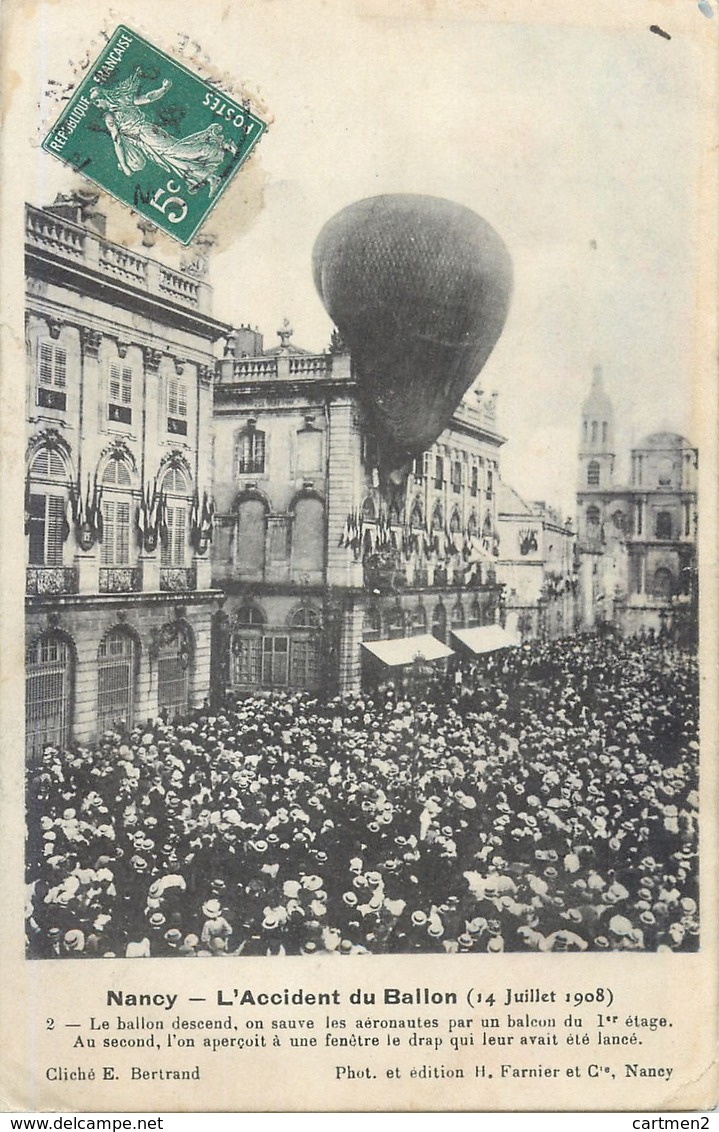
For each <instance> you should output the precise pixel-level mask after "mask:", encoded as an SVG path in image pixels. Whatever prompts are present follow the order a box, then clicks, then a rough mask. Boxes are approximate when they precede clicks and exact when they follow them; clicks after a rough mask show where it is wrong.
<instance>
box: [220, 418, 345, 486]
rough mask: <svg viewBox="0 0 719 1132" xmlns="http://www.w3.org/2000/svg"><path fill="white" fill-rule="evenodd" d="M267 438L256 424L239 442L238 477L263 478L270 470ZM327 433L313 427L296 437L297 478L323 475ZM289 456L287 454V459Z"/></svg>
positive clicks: (236, 461)
mask: <svg viewBox="0 0 719 1132" xmlns="http://www.w3.org/2000/svg"><path fill="white" fill-rule="evenodd" d="M266 441H267V438H266V435H265V433H264V432H263V430H262V429H259V428H257V425H256V423H255V421H250V422H249V423H248V424H247V426H246V427H245V428H244V429H242V431H241V432H240V433H238V435H237V439H236V442H235V474H236V476H248V475H256V476H262V475H264V474H265V472H266V470H267V443H266ZM322 443H323V433H322V432H321V430H320V429H317V428H314V427H312V425H311V424H305V426H304V427H303V428H301V429H299V430H298V432H297V433H296V440H295V444H296V456H295V458H296V464H297V466H296V470H295V471H296V475H297V476H303V475H305V476H310V475H317V474H318V473H320V472H321V471H322V451H323V449H322ZM287 455H288V453H287V452H283V458H286V457H287Z"/></svg>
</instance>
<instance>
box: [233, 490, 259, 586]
mask: <svg viewBox="0 0 719 1132" xmlns="http://www.w3.org/2000/svg"><path fill="white" fill-rule="evenodd" d="M266 527H267V505H266V503H265V501H264V499H261V498H260V497H259V496H255V495H247V496H244V497H242V498H241V499H240V500H239V501H238V504H237V532H236V553H235V565H236V569H237V573H238V574H239V575H240V576H241V577H248V578H262V576H263V574H264V571H265V533H266Z"/></svg>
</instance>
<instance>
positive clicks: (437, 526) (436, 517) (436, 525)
mask: <svg viewBox="0 0 719 1132" xmlns="http://www.w3.org/2000/svg"><path fill="white" fill-rule="evenodd" d="M443 527H444V513H443V511H442V504H441V503H437V504H435V507H434V510H433V511H432V530H433V531H441V530H442V529H443Z"/></svg>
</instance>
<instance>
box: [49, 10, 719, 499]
mask: <svg viewBox="0 0 719 1132" xmlns="http://www.w3.org/2000/svg"><path fill="white" fill-rule="evenodd" d="M219 7H221V5H218V6H217V10H218V11H219ZM404 10H405V11H406V12H409V11H410V9H409V8H406V9H404ZM223 11H224V16H223V19H222V21H220V26H212V27H203V26H202V21H201V20H199V21H198V24H197V27H196V30H195V35H196V37H197V40H198V43H199V45H200V47H201V48H202V52H203V53H204V54H205V55H206V57H207V58H208V59H209V60H211V64H212V66H216V67H217V68H219V69H220V70H223V71H227V72H229V73H230V74H231V75H232V76H233V77H234V78H235V79H236V80H237V81H238V82H244V83H246V84H247V88H248V89H249V91H250V93H252V94H253V96H254V101H255V106H256V107H257V108H260V107H261V109H260V113H261V114H262V113H263V112H264V114H265V116H266V117H268V118H271V124H270V128H269V131H268V133H267V135H266V136H265V137H264V138H263V139H262V141H261V142H260V145H259V147H258V150H257V152H256V155H255V156H254V157H253V158H252V161H251V163H250V164H249V165H248V167H247V168H245V169H243V170H241V171H240V173H239V174H238V176H237V178H236V179H235V184H234V185H233V186H232V189H231V190H230V191H229V192H228V193H227V194H226V196H225V198H224V199H223V201H222V202H221V203H220V205H219V206H218V208H217V210H216V214H215V215H213V217H212V218H211V219H210V220H209V221H208V223H207V225H206V228H207V230H208V231H216V232H217V234H218V245H217V248H216V249H215V251H214V253H213V256H212V261H211V279H212V282H213V285H214V288H215V301H214V313H215V314H216V315H217V316H218V317H220V318H222V319H226V320H228V321H230V322H233V323H237V324H239V323H250V324H252V325H255V324H256V325H258V326H259V328H260V329H261V330H262V331H263V332H264V334H265V344H266V346H274V345H276V344H277V342H278V339H277V337H276V330H277V328H278V327H279V326H280V324H281V322H282V320H283V319H284V318H285V317H287V318H289V319H290V322H291V324H292V326H293V328H294V331H295V334H294V341H295V342H296V343H297V344H298V345H301V346H303V347H305V348H307V349H311V350H318V351H319V350H322V349H324V348H325V347H326V345H327V343H328V340H329V335H330V331H331V323H330V320H329V318H328V317H327V315H326V313H325V311H324V308H323V306H322V303H321V301H320V299H319V297H318V296H317V294H316V292H315V290H314V286H313V282H312V273H311V257H312V246H313V244H314V241H315V239H316V237H317V234H318V233H319V231H320V229H321V228H322V226H323V224H324V223H325V222H326V221H327V220H328V219H329V218H330V217H331V216H333V215H334V214H335V213H336V212H337V211H339V210H340V209H342V208H343V207H345V206H346V205H348V204H350V203H351V202H353V201H355V200H358V199H361V198H363V197H367V196H373V195H376V194H380V193H393V192H397V193H407V192H412V193H427V194H432V195H436V196H441V197H446V198H448V199H451V200H454V201H458V202H460V203H462V204H464V205H467V206H468V207H470V208H472V209H473V210H475V211H476V212H477V213H479V215H481V216H482V217H484V218H485V219H486V220H488V221H489V222H490V224H492V226H493V227H494V228H495V229H496V230H497V232H498V233H499V234H500V235H501V237H502V238H503V240H504V242H505V243H506V245H507V247H508V249H509V251H510V254H511V257H512V260H513V266H514V293H513V298H512V304H511V308H510V312H509V316H508V318H507V322H506V325H505V328H504V331H503V334H502V336H501V338H500V340H499V342H498V344H497V346H496V347H495V349H494V351H493V353H492V355H491V356H490V358H489V360H488V361H487V363H486V365H485V367H484V370H483V372H482V374H481V375H480V376H479V379H478V382H479V384H480V385H481V386H482V387H483V388H484V389H486V390H488V391H492V390H497V391H498V393H499V403H498V408H499V423H500V428H501V430H502V432H503V434H504V435H505V436H507V438H508V442H507V444H506V446H505V447H504V449H503V452H502V470H503V476H504V478H505V479H506V480H508V481H509V482H510V483H511V484H512V486H514V487H515V488H516V489H517V490H518V491H519V492H520V494H522V495H523V496H524V497H525V498H528V499H545V500H547V501H548V502H550V503H552V504H554V505H556V506H558V507H559V508H560V509H561V510H562V511H564V512H565V513H566V514H567V515H569V514H572V513H573V511H574V489H575V482H576V455H577V446H578V438H579V421H580V413H581V403H582V400H583V398H584V397H585V396H586V394H587V393H588V390H589V386H590V382H591V373H592V368H593V366H595V365H601V366H602V367H603V371H604V375H605V386H606V388H607V391H608V392H609V394H610V395H611V397H612V399H613V402H614V409H615V418H616V422H617V450H618V452H619V453H620V462H619V473H620V475H624V474H625V471H626V464H627V463H628V461H626V462H625V461H624V460H623V458H622V456H621V454H623V453H624V452H628V448H629V446H630V445H631V444H632V443H638V442H639V440H640V439H641V438H642V437H643V436H645V435H647V434H648V433H650V432H652V431H656V430H659V429H663V428H668V429H670V430H672V431H676V432H680V433H682V434H684V435H687V436H688V437H689V438H690V439H692V438H693V436H694V434H695V433H696V431H697V429H696V417H695V414H696V412H697V408H696V405H695V398H694V397H693V395H692V378H693V373H692V356H693V336H694V333H695V324H694V319H695V310H696V294H695V286H696V283H695V278H696V256H697V247H698V243H699V240H700V236H699V233H698V231H697V226H696V215H695V203H696V199H697V198H696V193H697V180H698V176H699V159H700V138H699V115H698V113H697V106H698V103H699V86H698V83H699V64H698V56H697V54H696V45H695V44H694V43H693V41H692V40H691V39H688V38H687V37H686V36H685V35H683V34H682V33H681V30H679V31H678V32H677V33H675V34H673V35H672V38H671V40H668V39H666V38H664V37H663V36H661V35H658V34H655V33H652V32H651V31H650V30H649V27H648V26H647V23H646V21H645V20H643V19H641V18H639V19H638V20H637V25H636V27H635V28H629V29H623V30H621V31H620V30H616V29H612V28H611V27H607V28H605V29H604V30H598V29H597V28H582V27H567V26H562V25H558V26H549V27H542V26H538V25H535V26H526V25H525V26H522V25H513V24H499V23H491V22H487V21H486V20H480V19H478V18H469V17H468V16H467V15H466V12H467V11H468V8H467V7H463V6H461V5H460V6H457V7H455V8H453V9H452V10H450V9H449V8H448V9H446V11H445V13H444V15H442V14H441V13H440V14H438V11H437V9H436V8H435V7H434V6H433V5H419V4H418V5H416V6H414V8H412V10H411V14H407V15H405V16H403V17H401V16H399V14H397V15H395V16H392V15H391V14H386V13H391V12H394V11H396V12H397V13H399V12H400V8H399V7H398V8H397V9H395V8H393V7H391V6H389V7H387V8H386V9H382V10H380V9H379V8H376V9H375V8H371V7H370V6H367V5H365V6H364V7H363V6H362V5H360V4H357V5H335V6H333V5H329V4H322V3H319V2H318V0H310V3H309V4H306V5H305V6H304V7H303V6H302V5H300V4H297V3H295V2H294V0H286V3H284V4H283V5H281V6H280V5H277V4H276V3H272V2H269V3H267V4H264V5H259V6H258V5H256V4H249V5H248V6H247V9H246V10H242V11H240V10H239V7H238V6H232V5H228V6H227V7H226V8H225V9H224V10H223ZM662 11H665V12H668V11H669V10H668V9H665V8H663V9H662ZM138 13H139V9H138ZM268 13H272V18H268ZM383 13H384V14H383ZM433 13H434V14H433ZM463 13H465V14H463ZM138 18H139V15H138ZM123 20H124V22H127V23H130V24H131V26H137V22H136V23H135V24H134V25H133V24H132V21H131V19H130V18H129V16H128V17H123ZM142 21H143V25H142V29H140V28H138V30H143V31H144V33H145V34H147V35H148V36H149V37H150V38H152V39H153V41H154V42H157V43H158V45H163V46H168V45H171V43H172V37H171V36H170V35H169V33H168V30H167V27H166V26H164V29H162V30H161V21H160V20H159V16H158V15H157V14H153V13H152V12H147V11H145V9H144V8H143V9H142ZM153 21H155V22H153ZM116 22H119V21H116ZM715 22H716V21H715ZM668 26H669V25H668ZM154 35H156V36H157V38H154ZM54 65H59V63H58V64H55V63H52V62H50V63H48V64H47V66H48V67H52V66H54ZM39 162H40V164H39V165H38V177H37V185H36V189H37V191H38V192H42V194H43V195H44V198H45V202H47V199H48V194H49V195H50V196H51V195H52V194H51V193H50V189H51V188H54V187H55V185H56V183H57V185H58V186H59V187H62V185H63V184H64V183H66V174H65V173H64V171H63V169H62V166H61V165H60V164H59V163H58V162H54V161H53V160H52V158H50V157H49V156H47V155H45V154H42V155H39ZM50 166H52V169H50ZM36 203H41V201H40V200H36ZM109 234H110V235H111V236H112V232H110V233H109Z"/></svg>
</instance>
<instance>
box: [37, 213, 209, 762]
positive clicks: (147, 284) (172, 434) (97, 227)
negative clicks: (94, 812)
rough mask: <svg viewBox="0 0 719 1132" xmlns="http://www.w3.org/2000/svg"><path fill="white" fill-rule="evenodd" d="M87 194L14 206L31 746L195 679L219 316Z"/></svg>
mask: <svg viewBox="0 0 719 1132" xmlns="http://www.w3.org/2000/svg"><path fill="white" fill-rule="evenodd" d="M96 201H97V197H96V196H93V195H92V194H84V195H82V196H73V197H68V198H58V201H56V202H55V205H53V206H50V207H48V208H34V207H28V208H27V210H26V276H27V294H26V346H27V390H26V404H27V438H28V445H27V467H26V485H25V534H26V539H25V543H26V548H25V549H26V595H27V596H26V632H27V642H26V647H27V653H26V671H27V684H26V686H27V703H26V734H27V744H28V749H29V752H30V753H31V754H32V753H34V752H37V751H38V750H39V749H40V748H41V747H42V745H43V744H45V743H54V744H63V743H66V742H68V741H69V740H70V738H74V739H75V740H79V741H83V740H86V739H90V738H92V737H93V736H95V735H97V734H98V733H99V732H101V731H102V730H104V729H107V728H112V727H113V726H120V725H123V726H128V725H132V723H133V722H135V721H140V720H144V719H145V718H147V717H154V716H156V715H157V714H158V713H160V712H164V713H166V714H168V715H174V714H176V713H182V712H185V711H187V710H188V709H190V708H192V707H193V706H196V705H198V704H201V703H202V701H203V699H204V697H205V696H206V694H207V690H208V686H209V676H210V647H211V615H212V610H213V608H216V604H215V597H216V595H213V593H212V590H211V569H210V560H209V552H208V545H209V539H208V537H207V536H208V529H209V526H210V524H211V508H210V504H209V498H210V494H211V491H212V482H211V480H212V465H211V459H212V437H211V428H212V384H213V379H214V371H215V355H214V351H215V343H216V341H217V340H218V338H220V337H222V336H224V335H226V334H227V331H228V329H229V328H227V327H226V326H225V325H224V324H222V323H220V322H218V321H216V320H215V319H213V317H212V315H211V300H212V291H211V288H210V286H209V284H208V283H207V281H206V279H204V278H203V277H202V274H201V272H200V273H198V272H197V271H195V272H194V273H193V272H188V271H183V270H174V269H171V268H169V267H167V266H166V265H164V264H163V263H160V262H159V261H158V260H156V259H155V258H153V257H152V256H151V255H149V254H147V253H146V252H145V251H143V250H141V249H138V250H134V249H130V248H127V247H125V246H121V245H118V244H114V243H112V242H111V241H110V240H108V239H107V238H106V234H105V218H104V217H103V216H102V215H101V214H100V213H99V212H98V211H97V209H96ZM138 239H139V237H138ZM143 240H144V242H145V243H146V244H151V242H152V233H151V226H147V225H146V226H145V228H144V232H143ZM205 493H207V497H205ZM203 503H204V504H205V506H204V509H203V506H202V504H203Z"/></svg>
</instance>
